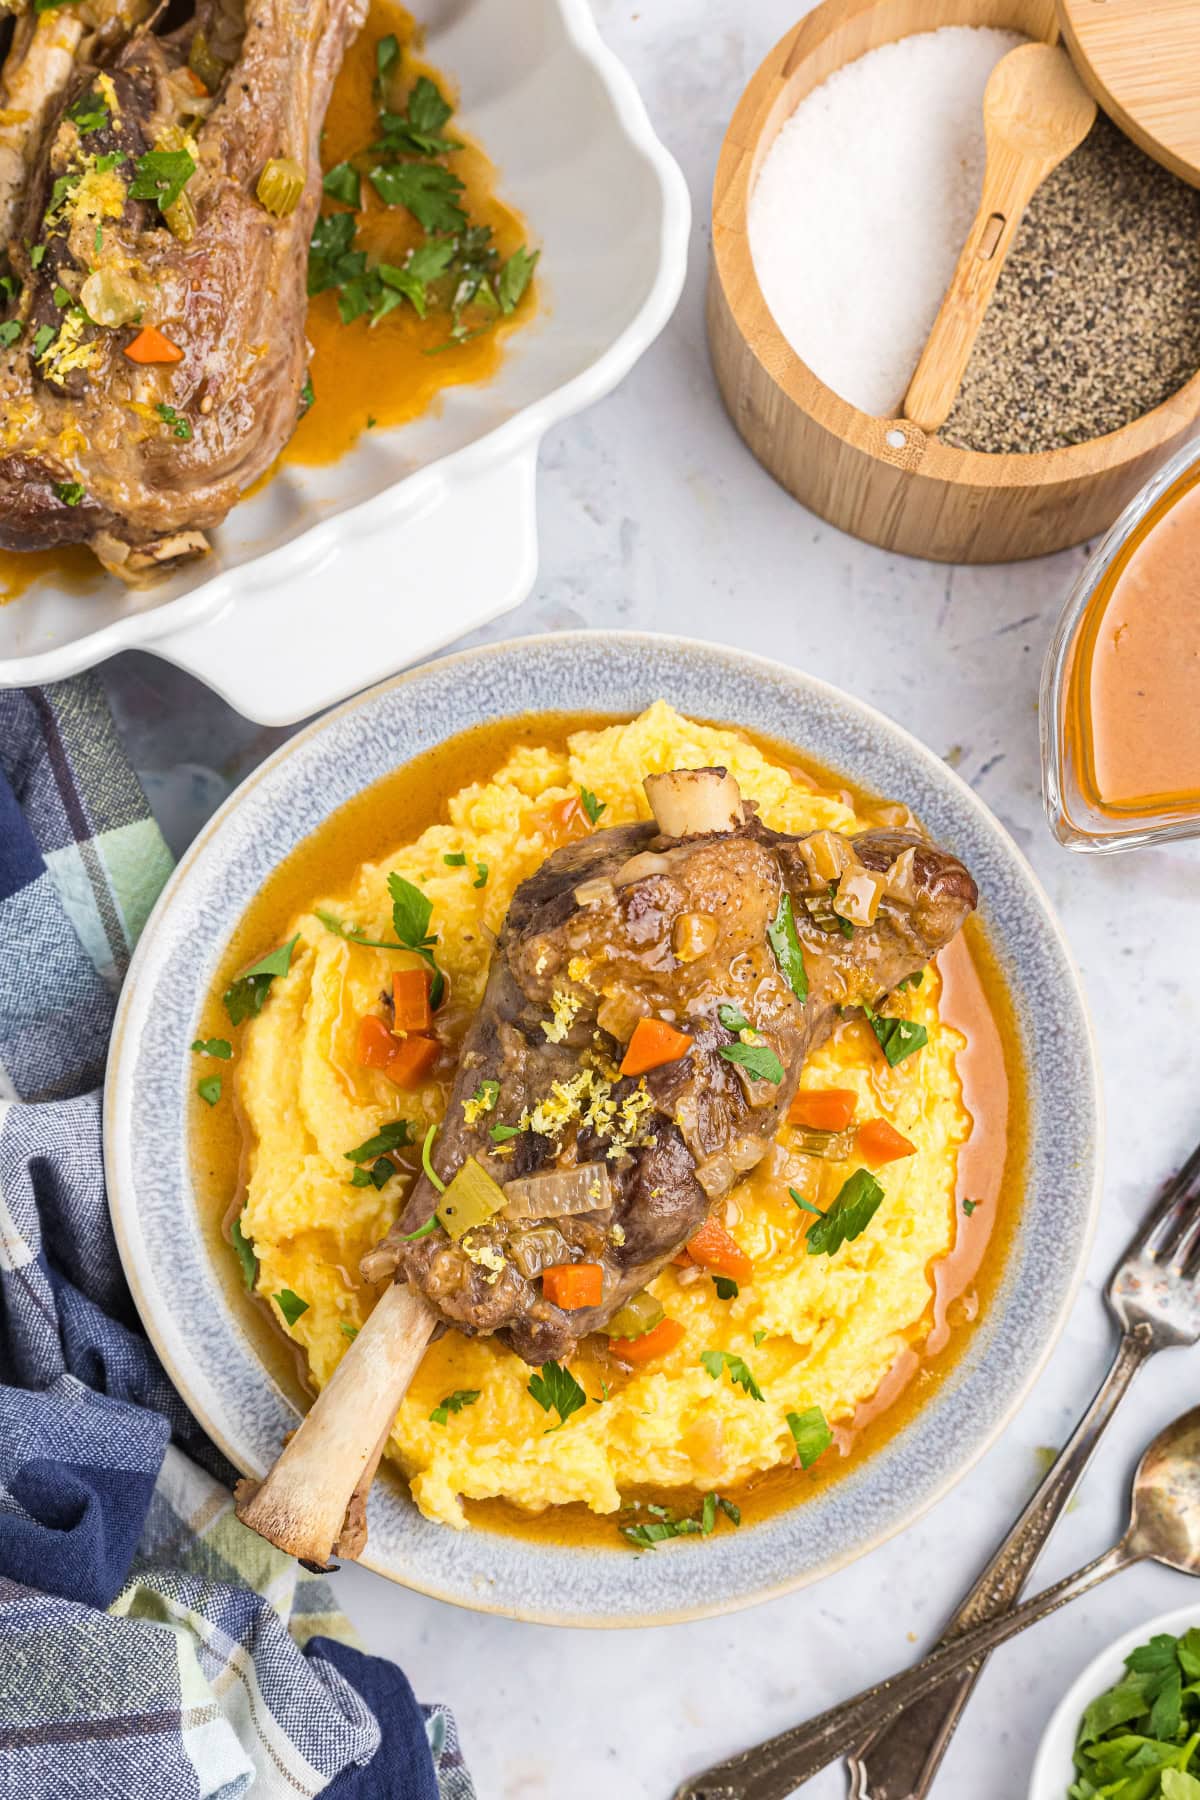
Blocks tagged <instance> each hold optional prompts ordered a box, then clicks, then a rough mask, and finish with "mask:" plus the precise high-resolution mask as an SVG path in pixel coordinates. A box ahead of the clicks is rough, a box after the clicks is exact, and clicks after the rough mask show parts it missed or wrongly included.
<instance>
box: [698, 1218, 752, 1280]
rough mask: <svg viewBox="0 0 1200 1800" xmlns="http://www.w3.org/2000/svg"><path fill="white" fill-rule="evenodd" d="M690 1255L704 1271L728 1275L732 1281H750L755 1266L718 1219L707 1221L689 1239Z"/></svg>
mask: <svg viewBox="0 0 1200 1800" xmlns="http://www.w3.org/2000/svg"><path fill="white" fill-rule="evenodd" d="M687 1248H688V1255H689V1256H690V1257H691V1259H692V1261H693V1262H694V1263H699V1264H700V1267H701V1268H702V1269H712V1270H714V1271H715V1272H716V1273H717V1274H718V1275H728V1276H729V1278H730V1280H731V1281H749V1279H750V1277H751V1275H753V1273H754V1264H753V1263H752V1262H751V1261H750V1258H749V1257H748V1256H747V1255H746V1252H745V1251H744V1250H743V1249H742V1248H741V1246H740V1245H739V1244H738V1243H737V1242H736V1240H735V1239H734V1238H731V1237H730V1235H729V1233H728V1232H727V1231H726V1229H725V1227H724V1226H723V1225H721V1224H718V1222H717V1220H716V1219H705V1221H704V1223H703V1225H702V1226H701V1227H700V1229H699V1231H698V1232H697V1233H696V1235H695V1237H694V1238H689V1239H688V1247H687Z"/></svg>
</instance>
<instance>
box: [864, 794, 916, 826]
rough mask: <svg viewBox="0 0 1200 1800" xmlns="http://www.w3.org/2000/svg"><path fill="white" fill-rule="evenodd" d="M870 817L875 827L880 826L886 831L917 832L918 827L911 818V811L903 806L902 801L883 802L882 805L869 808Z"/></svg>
mask: <svg viewBox="0 0 1200 1800" xmlns="http://www.w3.org/2000/svg"><path fill="white" fill-rule="evenodd" d="M871 817H872V820H873V822H874V823H875V824H876V825H882V826H883V827H884V828H885V830H887V831H917V830H919V829H920V827H919V826H918V825H917V821H916V820H915V819H914V818H913V815H912V811H911V809H910V808H909V807H907V806H905V804H904V802H903V800H885V801H884V802H883V804H882V805H879V806H873V807H872V808H871Z"/></svg>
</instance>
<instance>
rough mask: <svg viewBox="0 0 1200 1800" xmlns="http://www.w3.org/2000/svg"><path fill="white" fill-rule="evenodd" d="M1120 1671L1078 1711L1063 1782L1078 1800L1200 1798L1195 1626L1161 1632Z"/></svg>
mask: <svg viewBox="0 0 1200 1800" xmlns="http://www.w3.org/2000/svg"><path fill="white" fill-rule="evenodd" d="M1125 1670H1126V1672H1125V1674H1123V1675H1122V1676H1121V1678H1120V1680H1119V1681H1118V1682H1116V1684H1115V1685H1114V1686H1112V1687H1110V1688H1107V1689H1106V1690H1105V1692H1104V1693H1102V1694H1100V1695H1098V1696H1097V1698H1096V1699H1095V1700H1093V1701H1092V1702H1091V1704H1090V1705H1089V1706H1088V1708H1087V1710H1086V1711H1085V1712H1084V1715H1083V1718H1082V1720H1081V1721H1080V1725H1079V1730H1078V1733H1077V1735H1076V1739H1075V1770H1076V1774H1077V1777H1078V1779H1077V1780H1076V1781H1075V1783H1074V1784H1073V1785H1072V1787H1071V1793H1072V1795H1075V1796H1078V1800H1085V1797H1087V1796H1093V1795H1094V1796H1099V1795H1101V1794H1103V1795H1106V1796H1111V1800H1200V1778H1198V1777H1197V1776H1196V1775H1195V1774H1193V1773H1190V1772H1189V1765H1191V1767H1192V1768H1195V1767H1197V1766H1200V1765H1197V1764H1196V1763H1195V1760H1194V1759H1195V1756H1196V1749H1197V1744H1198V1742H1200V1629H1197V1628H1196V1627H1195V1626H1193V1627H1192V1629H1191V1630H1190V1631H1185V1632H1184V1634H1183V1635H1182V1637H1178V1638H1176V1637H1171V1636H1170V1635H1169V1634H1168V1633H1166V1632H1161V1633H1159V1634H1158V1635H1157V1636H1156V1637H1152V1638H1151V1639H1150V1641H1149V1642H1148V1643H1145V1644H1139V1645H1138V1647H1137V1649H1136V1650H1134V1651H1132V1652H1131V1653H1130V1654H1129V1655H1128V1656H1127V1657H1126V1658H1125Z"/></svg>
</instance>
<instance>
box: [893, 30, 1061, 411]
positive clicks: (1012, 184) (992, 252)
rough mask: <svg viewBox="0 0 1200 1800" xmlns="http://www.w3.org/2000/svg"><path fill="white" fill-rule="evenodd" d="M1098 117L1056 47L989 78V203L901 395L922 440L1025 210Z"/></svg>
mask: <svg viewBox="0 0 1200 1800" xmlns="http://www.w3.org/2000/svg"><path fill="white" fill-rule="evenodd" d="M1095 117H1096V102H1095V101H1094V100H1093V99H1092V96H1091V95H1090V94H1089V93H1088V91H1087V89H1086V88H1085V87H1084V85H1083V83H1082V82H1081V81H1080V79H1079V77H1078V75H1076V73H1075V69H1074V66H1073V64H1072V62H1071V59H1070V57H1069V56H1068V55H1067V54H1066V52H1065V51H1063V50H1059V49H1056V48H1055V46H1054V45H1053V44H1022V45H1021V47H1020V48H1019V49H1017V50H1010V51H1009V53H1008V55H1007V56H1003V57H1001V59H1000V61H999V62H998V63H997V64H996V67H995V68H994V69H993V70H992V73H991V75H990V76H989V77H988V84H987V87H986V89H985V90H984V96H983V125H984V133H985V136H986V139H987V168H986V170H985V173H984V177H983V197H982V199H981V200H980V203H979V210H978V212H977V213H976V214H975V221H974V223H973V225H972V226H971V230H970V233H969V235H968V237H967V241H966V244H965V245H964V247H963V252H962V255H961V256H960V257H959V259H958V267H957V268H956V269H955V271H954V276H953V278H952V280H951V282H950V286H949V287H948V288H947V289H946V293H945V297H944V298H943V300H942V304H941V307H940V308H939V310H938V316H937V318H936V319H935V320H934V322H933V330H932V331H931V332H930V334H929V338H928V341H927V342H926V345H925V348H924V350H923V351H922V352H921V360H920V362H919V363H918V364H917V368H916V373H915V374H914V376H913V378H912V380H911V382H910V383H909V387H908V392H907V394H906V395H905V396H904V406H903V409H902V411H903V415H904V417H905V418H906V419H911V420H912V421H913V423H914V424H915V425H919V426H920V427H921V429H922V431H931V432H932V431H937V430H938V428H939V426H941V425H943V424H945V422H946V419H947V417H948V416H949V413H950V409H951V407H952V406H953V405H954V400H955V396H956V395H957V393H958V390H959V386H960V384H961V382H962V378H963V375H964V373H965V372H966V367H967V363H968V362H969V361H970V358H971V351H972V349H973V348H974V344H975V339H976V337H977V336H978V334H979V327H980V326H981V325H982V324H983V316H984V314H985V313H986V312H987V309H988V304H989V302H990V300H991V298H992V294H993V293H994V292H995V288H996V283H997V281H999V279H1000V271H1001V269H1002V268H1003V267H1004V259H1005V257H1006V256H1007V255H1008V252H1009V249H1010V247H1011V245H1012V241H1013V239H1014V238H1015V236H1016V234H1017V227H1018V226H1019V225H1020V223H1021V219H1022V217H1023V215H1024V212H1025V208H1026V207H1027V206H1028V205H1029V202H1030V200H1032V198H1033V196H1034V194H1035V193H1036V192H1037V190H1038V188H1039V187H1040V186H1041V184H1042V182H1043V181H1044V180H1045V179H1046V177H1047V175H1049V174H1050V172H1051V171H1052V170H1053V169H1056V168H1057V167H1058V165H1059V163H1060V162H1062V161H1064V159H1065V158H1066V157H1068V156H1069V155H1070V154H1071V152H1072V150H1074V149H1076V148H1077V147H1078V146H1079V145H1080V144H1081V143H1082V142H1083V140H1084V138H1085V137H1086V136H1087V134H1088V132H1089V131H1090V130H1091V128H1092V124H1093V122H1094V120H1095Z"/></svg>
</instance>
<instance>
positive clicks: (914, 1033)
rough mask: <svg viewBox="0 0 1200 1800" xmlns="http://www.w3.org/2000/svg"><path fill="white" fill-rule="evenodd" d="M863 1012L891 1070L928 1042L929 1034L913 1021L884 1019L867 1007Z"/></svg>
mask: <svg viewBox="0 0 1200 1800" xmlns="http://www.w3.org/2000/svg"><path fill="white" fill-rule="evenodd" d="M863 1011H864V1012H865V1013H866V1015H867V1018H868V1019H869V1020H870V1021H871V1030H872V1031H873V1032H874V1033H875V1036H876V1037H877V1038H878V1039H879V1047H880V1049H881V1050H882V1051H883V1054H884V1056H885V1057H886V1058H887V1060H888V1062H889V1064H890V1065H891V1067H892V1068H893V1069H894V1068H895V1067H896V1064H897V1063H902V1062H903V1061H904V1059H905V1057H906V1056H912V1055H913V1053H914V1052H915V1051H917V1050H922V1049H924V1047H925V1045H926V1044H927V1043H928V1042H929V1033H928V1032H927V1031H926V1029H925V1027H924V1026H923V1025H918V1024H917V1022H916V1020H915V1019H890V1018H889V1019H885V1018H883V1017H882V1016H881V1015H880V1014H879V1013H877V1012H872V1011H871V1008H870V1007H869V1006H864V1007H863Z"/></svg>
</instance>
